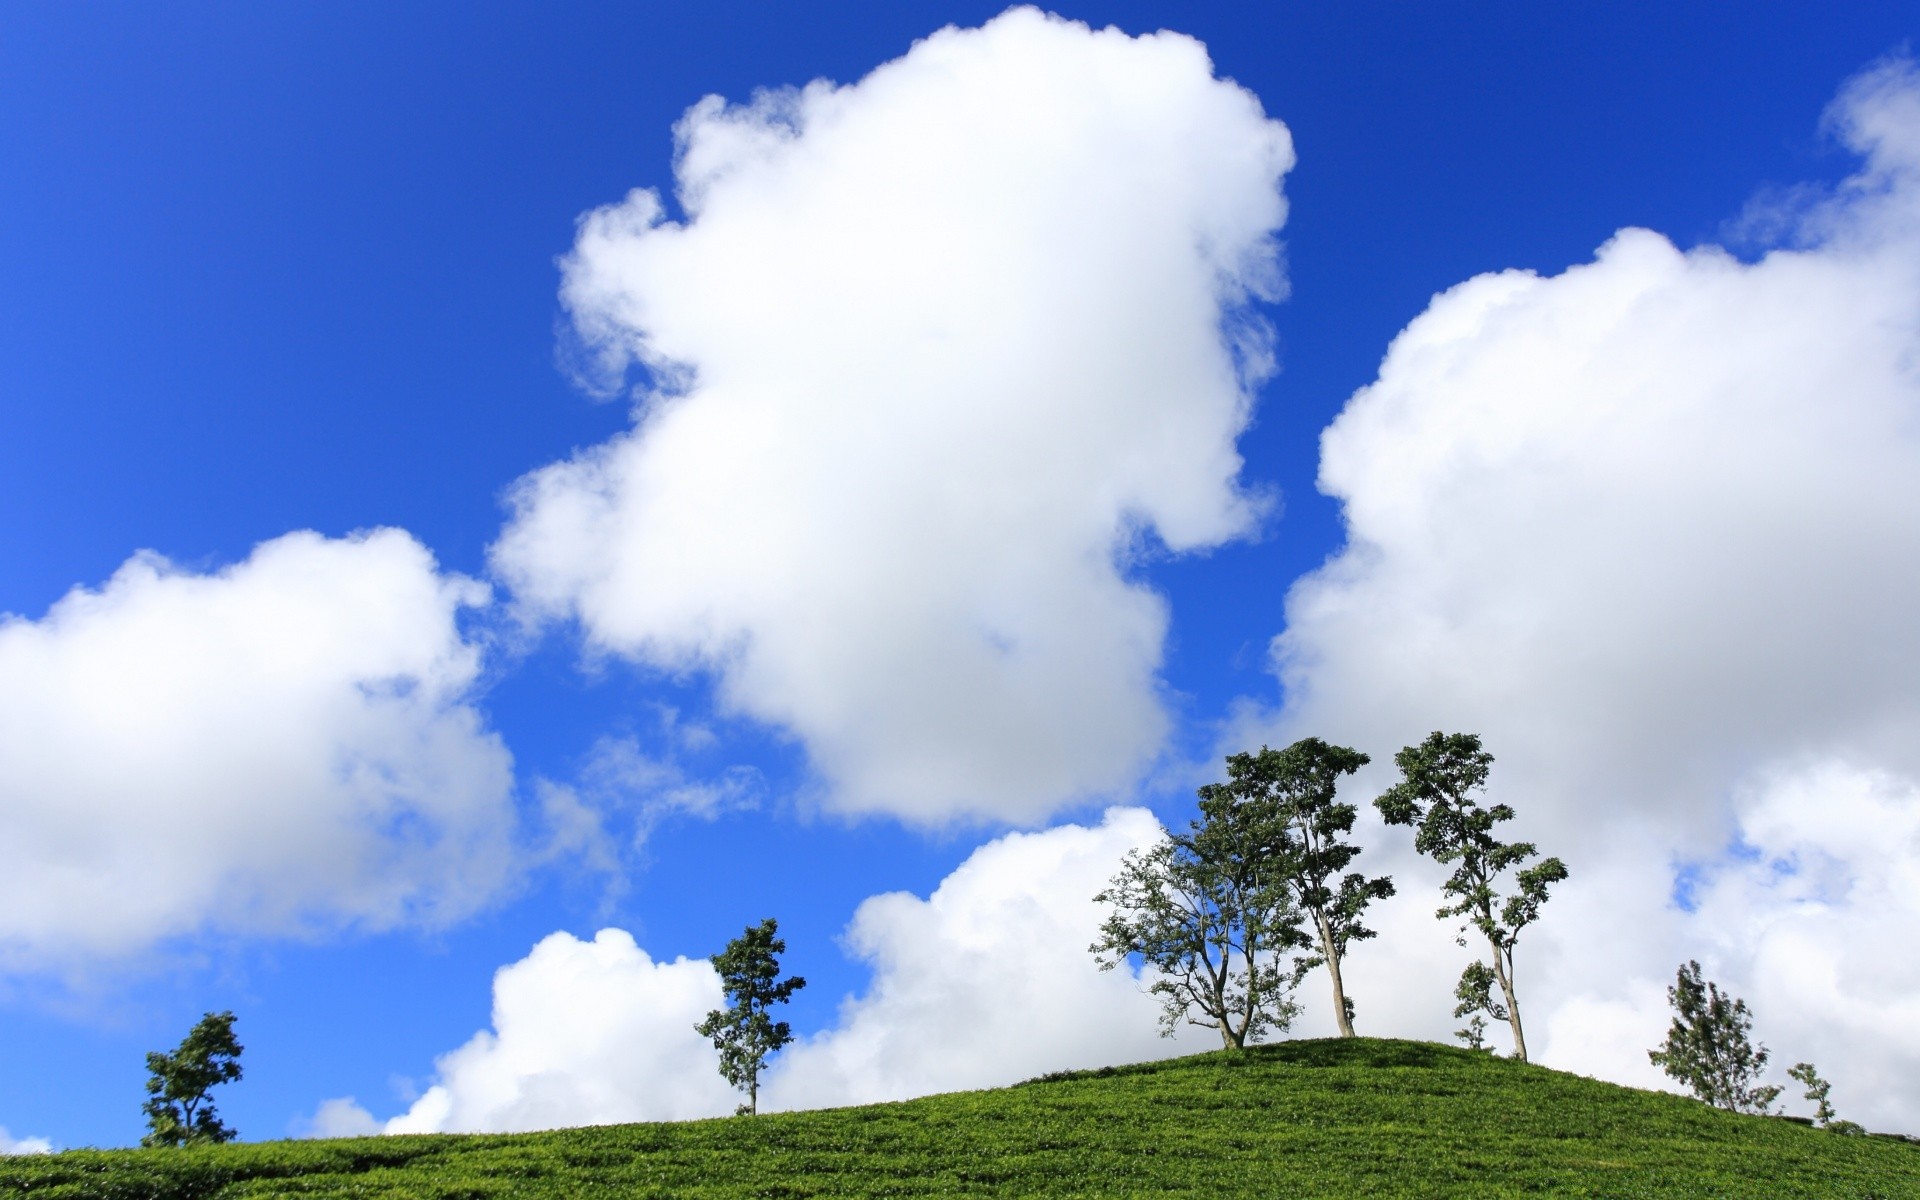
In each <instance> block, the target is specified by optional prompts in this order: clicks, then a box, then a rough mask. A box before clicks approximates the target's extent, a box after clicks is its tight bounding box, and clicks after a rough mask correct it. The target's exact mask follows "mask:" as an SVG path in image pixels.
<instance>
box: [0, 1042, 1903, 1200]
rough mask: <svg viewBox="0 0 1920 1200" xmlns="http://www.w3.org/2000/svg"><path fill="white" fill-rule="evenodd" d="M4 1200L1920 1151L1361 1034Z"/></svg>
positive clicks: (1444, 1186)
mask: <svg viewBox="0 0 1920 1200" xmlns="http://www.w3.org/2000/svg"><path fill="white" fill-rule="evenodd" d="M11 1194H26V1195H32V1196H46V1197H81V1196H86V1197H100V1198H106V1200H135V1198H146V1197H155V1198H165V1200H175V1198H180V1200H184V1198H186V1197H194V1198H196V1200H212V1198H217V1200H231V1198H234V1197H243V1196H248V1197H257V1196H287V1195H298V1196H303V1197H334V1196H339V1197H346V1196H353V1197H356V1198H375V1197H379V1198H390V1200H401V1198H406V1200H416V1198H439V1200H454V1198H460V1200H471V1198H480V1197H518V1196H525V1197H560V1196H578V1195H585V1194H593V1195H618V1196H658V1197H720V1196H742V1197H745V1196H758V1197H803V1196H930V1195H962V1196H1014V1195H1048V1196H1127V1195H1139V1196H1187V1197H1196V1198H1198V1197H1207V1198H1209V1200H1211V1198H1214V1197H1232V1196H1248V1197H1255V1196H1258V1197H1275V1196H1288V1197H1348V1196H1381V1197H1409V1198H1414V1197H1418V1198H1421V1200H1429V1198H1433V1197H1446V1196H1457V1197H1473V1198H1474V1200H1489V1198H1493V1197H1504V1196H1520V1195H1540V1194H1551V1195H1556V1196H1613V1197H1669V1196H1671V1197H1689V1198H1692V1197H1702V1196H1715V1197H1753V1198H1755V1200H1786V1198H1789V1197H1808V1198H1810V1200H1812V1198H1818V1200H1906V1198H1920V1145H1915V1144H1912V1143H1909V1142H1906V1141H1902V1140H1898V1139H1893V1138H1887V1137H1842V1136H1840V1135H1837V1134H1830V1133H1826V1132H1823V1131H1820V1130H1816V1129H1811V1128H1808V1127H1806V1126H1804V1125H1800V1124H1796V1123H1794V1122H1791V1121H1785V1120H1779V1119H1773V1118H1766V1117H1746V1116H1736V1115H1733V1114H1729V1113H1724V1112H1720V1111H1717V1110H1714V1109H1711V1108H1708V1107H1706V1106H1705V1105H1702V1104H1698V1103H1696V1102H1694V1101H1691V1100H1686V1099H1683V1098H1680V1097H1677V1096H1669V1095H1665V1094H1663V1093H1658V1092H1643V1091H1636V1090H1634V1089H1631V1088H1623V1087H1618V1086H1615V1085H1613V1084H1608V1083H1600V1082H1598V1081H1595V1080H1591V1079H1586V1078H1583V1077H1581V1076H1577V1075H1569V1074H1565V1073H1563V1072H1559V1071H1552V1070H1548V1069H1546V1068H1543V1067H1537V1066H1529V1065H1526V1064H1522V1063H1516V1062H1511V1061H1509V1060H1506V1059H1502V1058H1495V1057H1493V1056H1492V1055H1489V1054H1484V1053H1475V1052H1471V1051H1467V1050H1460V1049H1455V1048H1453V1047H1448V1046H1439V1045H1434V1044H1430V1043H1424V1042H1402V1041H1387V1040H1380V1039H1373V1038H1358V1039H1352V1040H1345V1041H1342V1040H1322V1041H1295V1042H1282V1043H1279V1044H1277V1045H1272V1046H1261V1047H1257V1048H1254V1049H1252V1050H1250V1051H1248V1052H1246V1053H1245V1054H1231V1053H1224V1052H1217V1053H1213V1054H1203V1055H1197V1056H1194V1057H1190V1058H1182V1059H1172V1060H1168V1061H1164V1062H1157V1063H1144V1064H1140V1065H1137V1066H1128V1067H1117V1068H1108V1069H1104V1070H1099V1071H1086V1072H1072V1073H1066V1074H1062V1075H1056V1076H1048V1077H1045V1078H1042V1079H1036V1080H1032V1081H1029V1082H1027V1083H1023V1084H1019V1085H1017V1086H1014V1087H1009V1088H999V1089H995V1090H991V1091H982V1092H958V1093H954V1094H951V1095H944V1096H930V1097H926V1098H924V1099H920V1100H912V1101H907V1102H904V1103H899V1104H875V1105H867V1106H864V1107H860V1108H844V1109H833V1110H827V1111H822V1112H804V1113H783V1114H774V1115H768V1116H761V1117H757V1118H733V1119H717V1120H709V1121H690V1122H683V1123H676V1124H645V1125H613V1126H599V1127H594V1128H586V1129H568V1130H560V1131H555V1132H551V1133H532V1134H511V1135H441V1136H432V1137H426V1136H419V1137H392V1138H359V1139H344V1140H338V1141H324V1142H265V1143H256V1144H247V1145H231V1146H212V1147H205V1148H200V1149H193V1150H78V1151H70V1152H68V1153H65V1154H60V1155H54V1156H51V1157H46V1158H13V1159H6V1160H0V1195H11Z"/></svg>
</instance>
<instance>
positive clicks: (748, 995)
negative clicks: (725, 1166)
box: [694, 917, 807, 1116]
mask: <svg viewBox="0 0 1920 1200" xmlns="http://www.w3.org/2000/svg"><path fill="white" fill-rule="evenodd" d="M778 929H779V926H778V925H777V924H776V923H775V922H774V919H773V918H772V917H768V918H767V919H766V920H764V921H762V922H760V923H759V924H758V925H749V926H747V929H746V932H744V933H742V934H741V935H740V936H739V937H737V938H734V939H733V940H732V941H730V942H728V943H727V948H726V949H725V950H722V951H721V952H720V953H718V954H716V955H714V956H713V959H712V962H713V969H714V970H716V971H718V972H719V973H720V985H721V987H722V988H723V989H725V991H726V993H727V999H728V1000H729V1001H731V1004H730V1005H729V1006H728V1007H727V1008H724V1009H721V1008H716V1009H714V1010H713V1011H712V1012H709V1013H708V1014H707V1019H706V1020H704V1021H702V1022H700V1024H698V1025H696V1026H694V1030H695V1031H696V1032H697V1033H699V1034H700V1036H702V1037H709V1038H712V1039H713V1046H714V1049H716V1050H718V1051H720V1074H721V1076H722V1077H723V1078H725V1079H726V1081H727V1082H728V1083H730V1084H732V1085H733V1086H734V1087H737V1088H740V1089H742V1090H744V1091H745V1092H746V1093H747V1102H746V1103H745V1104H743V1105H741V1106H740V1109H739V1111H738V1114H737V1115H742V1116H746V1115H752V1114H754V1113H758V1112H759V1111H760V1072H761V1071H762V1070H763V1069H765V1067H766V1065H767V1056H768V1055H770V1054H773V1053H775V1052H777V1051H778V1050H779V1049H780V1047H782V1046H784V1045H786V1044H787V1043H788V1042H791V1041H792V1040H793V1030H792V1029H791V1028H789V1027H788V1025H787V1023H786V1022H785V1021H776V1020H774V1019H773V1017H772V1015H771V1011H770V1010H771V1009H772V1007H773V1006H774V1005H776V1004H785V1003H786V1002H787V1000H788V998H789V997H791V996H792V995H793V994H794V993H795V992H797V991H799V990H800V989H801V988H803V987H805V986H807V981H806V980H804V979H802V978H800V977H799V976H798V975H795V976H793V977H791V978H788V979H781V978H780V955H782V954H785V953H786V951H787V943H786V942H785V941H783V940H782V939H781V938H780V937H779V936H778Z"/></svg>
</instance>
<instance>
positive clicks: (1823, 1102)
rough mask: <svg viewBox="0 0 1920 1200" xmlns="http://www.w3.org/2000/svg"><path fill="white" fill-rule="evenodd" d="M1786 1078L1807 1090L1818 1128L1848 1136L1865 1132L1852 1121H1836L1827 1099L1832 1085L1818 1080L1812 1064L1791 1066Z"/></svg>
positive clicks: (1831, 1102) (1818, 1074) (1831, 1105)
mask: <svg viewBox="0 0 1920 1200" xmlns="http://www.w3.org/2000/svg"><path fill="white" fill-rule="evenodd" d="M1787 1078H1789V1079H1791V1080H1793V1081H1794V1082H1795V1083H1798V1084H1800V1085H1801V1086H1803V1087H1805V1088H1806V1089H1807V1092H1806V1096H1807V1100H1808V1101H1809V1102H1811V1103H1812V1104H1813V1106H1814V1111H1813V1119H1814V1120H1815V1121H1816V1122H1817V1123H1818V1124H1819V1126H1820V1128H1822V1129H1825V1130H1828V1131H1829V1132H1832V1133H1844V1134H1848V1135H1858V1134H1862V1133H1865V1132H1866V1130H1864V1129H1862V1128H1860V1126H1858V1125H1856V1124H1854V1123H1853V1122H1852V1121H1841V1120H1838V1119H1837V1116H1838V1114H1836V1113H1835V1112H1834V1111H1833V1101H1832V1100H1830V1099H1829V1098H1828V1097H1829V1096H1830V1095H1831V1094H1832V1092H1833V1085H1832V1084H1830V1083H1828V1082H1827V1081H1826V1080H1824V1079H1822V1078H1820V1072H1818V1071H1816V1070H1814V1069H1813V1064H1812V1063H1806V1062H1803V1063H1795V1064H1793V1065H1792V1066H1791V1067H1788V1068H1787Z"/></svg>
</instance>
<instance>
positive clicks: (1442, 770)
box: [1374, 733, 1567, 1062]
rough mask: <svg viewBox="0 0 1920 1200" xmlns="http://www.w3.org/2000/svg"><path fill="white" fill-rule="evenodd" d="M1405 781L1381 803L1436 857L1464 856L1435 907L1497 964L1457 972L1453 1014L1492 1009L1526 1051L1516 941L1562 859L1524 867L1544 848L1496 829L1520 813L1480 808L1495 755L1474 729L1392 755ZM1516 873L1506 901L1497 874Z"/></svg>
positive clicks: (1389, 817)
mask: <svg viewBox="0 0 1920 1200" xmlns="http://www.w3.org/2000/svg"><path fill="white" fill-rule="evenodd" d="M1393 761H1394V763H1395V764H1396V765H1398V766H1399V768H1400V782H1399V783H1397V784H1395V785H1393V786H1392V787H1391V788H1388V789H1387V790H1386V792H1385V793H1383V794H1382V795H1381V796H1380V797H1379V798H1378V799H1376V800H1375V801H1374V806H1375V807H1377V808H1378V809H1379V810H1380V815H1381V816H1382V817H1384V818H1386V822H1387V824H1389V825H1411V826H1414V827H1415V833H1414V841H1413V845H1414V849H1416V850H1418V851H1419V852H1420V853H1422V854H1425V855H1427V856H1428V857H1429V858H1432V859H1433V860H1434V861H1435V862H1439V863H1457V864H1458V865H1457V866H1456V867H1454V871H1453V875H1452V877H1450V878H1449V879H1448V880H1447V881H1446V883H1444V884H1442V885H1441V889H1440V890H1441V891H1442V893H1444V894H1445V895H1447V896H1450V897H1452V902H1451V903H1448V904H1445V905H1443V906H1441V908H1440V911H1439V912H1438V913H1437V914H1436V915H1437V916H1438V917H1439V918H1440V919H1441V920H1447V919H1449V918H1452V917H1460V918H1462V922H1461V925H1460V933H1459V936H1458V937H1457V939H1456V940H1457V941H1458V942H1459V943H1460V944H1461V945H1462V946H1464V945H1466V944H1467V930H1468V929H1469V928H1471V929H1476V930H1478V931H1479V932H1480V935H1481V936H1482V937H1484V938H1486V940H1487V948H1488V950H1489V951H1491V953H1492V958H1493V962H1492V964H1491V966H1489V965H1488V964H1486V963H1481V962H1475V963H1473V964H1471V965H1469V966H1468V967H1467V969H1466V971H1465V972H1464V973H1462V975H1461V977H1460V987H1459V989H1458V990H1457V991H1456V992H1455V995H1456V996H1458V997H1460V999H1461V1007H1460V1008H1458V1009H1456V1010H1455V1015H1456V1016H1466V1015H1469V1013H1470V1012H1473V1011H1485V1012H1486V1013H1487V1014H1488V1015H1489V1016H1491V1017H1493V1018H1494V1019H1495V1020H1500V1019H1501V1018H1503V1017H1504V1018H1505V1019H1506V1022H1507V1025H1508V1027H1509V1028H1511V1029H1512V1030H1513V1056H1514V1057H1515V1058H1517V1059H1520V1060H1521V1061H1522V1062H1525V1061H1526V1058H1527V1037H1526V1032H1525V1030H1524V1029H1523V1028H1522V1027H1521V1024H1520V1001H1519V998H1518V997H1517V995H1516V993H1515V988H1514V971H1513V946H1514V943H1515V942H1517V941H1518V940H1519V938H1520V931H1521V930H1522V929H1525V928H1526V927H1527V926H1528V925H1531V924H1533V922H1534V921H1535V920H1537V919H1538V918H1539V916H1540V906H1541V905H1543V904H1545V903H1546V902H1547V888H1548V887H1549V886H1550V885H1552V884H1555V883H1559V882H1560V881H1561V880H1563V879H1565V878H1566V877H1567V868H1566V866H1565V865H1564V864H1563V863H1561V861H1560V860H1559V859H1557V858H1546V859H1541V860H1540V861H1539V862H1537V863H1535V864H1534V865H1533V866H1531V867H1525V868H1522V867H1521V864H1522V863H1525V862H1526V861H1527V860H1528V859H1530V858H1533V857H1534V856H1535V855H1537V854H1538V853H1539V850H1538V848H1537V847H1535V846H1534V844H1533V843H1532V842H1502V841H1501V840H1500V839H1499V838H1497V837H1495V836H1494V834H1493V827H1494V826H1495V825H1497V824H1499V823H1500V822H1502V821H1510V820H1512V819H1513V809H1512V808H1510V807H1508V806H1507V805H1505V804H1496V805H1493V806H1492V807H1491V808H1482V807H1481V806H1480V803H1479V801H1477V800H1476V799H1474V793H1476V792H1478V791H1479V790H1480V789H1481V788H1483V787H1485V786H1486V782H1487V774H1488V772H1489V771H1490V770H1491V769H1492V767H1493V755H1491V754H1488V753H1487V752H1486V751H1485V750H1482V749H1481V748H1480V739H1479V738H1478V737H1475V736H1474V735H1473V734H1470V733H1452V734H1448V733H1434V734H1432V735H1431V736H1429V737H1428V738H1427V740H1426V741H1424V742H1421V743H1420V744H1419V745H1418V746H1408V747H1406V748H1405V749H1403V750H1401V751H1400V753H1398V754H1396V755H1394V756H1393ZM1508 871H1514V872H1515V874H1514V877H1513V885H1514V890H1513V893H1512V894H1511V895H1508V896H1505V897H1504V898H1503V897H1502V896H1501V895H1500V894H1499V893H1498V891H1496V886H1497V885H1498V883H1499V881H1500V877H1501V876H1502V875H1504V874H1506V873H1507V872H1508ZM1489 972H1491V974H1492V978H1493V981H1496V982H1498V983H1499V984H1500V991H1501V994H1502V995H1503V996H1504V997H1505V1000H1506V1003H1505V1004H1504V1005H1501V1004H1499V1003H1497V1002H1496V1001H1495V1000H1494V999H1493V990H1492V987H1491V985H1490V982H1489V981H1488V979H1487V975H1488V973H1489Z"/></svg>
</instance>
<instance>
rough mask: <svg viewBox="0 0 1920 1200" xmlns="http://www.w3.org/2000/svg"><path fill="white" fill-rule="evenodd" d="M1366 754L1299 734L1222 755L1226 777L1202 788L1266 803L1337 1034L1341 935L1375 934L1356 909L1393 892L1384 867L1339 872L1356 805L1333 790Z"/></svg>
mask: <svg viewBox="0 0 1920 1200" xmlns="http://www.w3.org/2000/svg"><path fill="white" fill-rule="evenodd" d="M1368 761H1369V760H1368V758H1367V756H1366V755H1365V754H1362V753H1360V752H1359V751H1358V750H1351V749H1348V748H1347V747H1345V746H1334V745H1329V744H1328V743H1326V742H1324V741H1321V740H1320V739H1319V738H1303V739H1301V740H1300V741H1297V742H1295V743H1294V744H1293V745H1291V746H1288V747H1287V748H1286V749H1285V750H1270V749H1268V748H1267V747H1265V746H1262V747H1260V753H1258V754H1235V755H1231V756H1229V757H1228V759H1227V776H1228V782H1226V783H1224V784H1213V785H1211V789H1202V792H1201V794H1202V795H1203V796H1204V795H1206V794H1207V792H1208V790H1214V791H1218V792H1220V793H1222V794H1224V795H1228V796H1231V797H1232V798H1233V800H1234V801H1235V802H1236V803H1238V804H1240V805H1243V806H1249V807H1250V808H1252V809H1254V810H1259V809H1265V810H1266V811H1265V813H1264V814H1263V817H1264V819H1266V820H1270V821H1271V822H1272V827H1273V828H1274V830H1275V831H1276V833H1278V834H1279V835H1280V839H1281V840H1280V843H1279V844H1277V845H1274V846H1270V847H1267V848H1266V849H1267V850H1268V852H1269V853H1271V854H1272V855H1273V858H1274V863H1275V865H1276V867H1277V868H1278V869H1279V870H1280V871H1281V872H1282V873H1283V874H1284V875H1285V877H1286V880H1287V885H1288V886H1289V887H1290V888H1291V889H1292V891H1293V899H1294V902H1295V904H1296V905H1298V907H1299V908H1300V911H1301V913H1302V914H1303V915H1304V917H1305V919H1306V920H1307V922H1308V923H1309V925H1310V926H1311V928H1312V931H1313V934H1314V936H1315V938H1316V940H1317V941H1318V943H1319V954H1318V956H1317V958H1315V959H1313V960H1312V961H1310V962H1308V963H1307V965H1308V966H1315V965H1319V964H1320V963H1325V964H1326V968H1327V976H1328V978H1329V980H1330V982H1331V983H1332V984H1333V1016H1334V1021H1335V1022H1336V1023H1337V1025H1338V1026H1339V1029H1340V1035H1341V1036H1342V1037H1352V1036H1353V1002H1352V1001H1351V1000H1349V999H1348V998H1347V991H1346V985H1345V983H1344V981H1343V980H1342V978H1341V972H1340V963H1341V960H1342V959H1343V958H1344V957H1345V956H1346V952H1347V943H1348V942H1352V941H1361V940H1364V939H1366V938H1370V937H1372V936H1374V933H1373V930H1371V929H1368V928H1367V927H1366V926H1365V925H1362V924H1361V923H1360V917H1361V914H1362V913H1363V912H1364V911H1365V910H1366V907H1367V905H1369V904H1371V903H1372V902H1373V901H1375V900H1380V899H1385V898H1386V897H1388V896H1391V895H1393V880H1391V879H1389V878H1387V877H1386V876H1384V875H1383V876H1380V877H1379V878H1376V879H1368V878H1367V877H1366V876H1365V875H1361V874H1359V873H1357V872H1350V873H1347V874H1346V875H1344V876H1342V874H1341V873H1342V872H1343V871H1345V870H1346V868H1347V867H1348V865H1349V864H1351V863H1352V862H1353V860H1354V859H1355V858H1356V857H1358V856H1359V854H1360V847H1358V846H1355V845H1353V844H1352V843H1351V842H1349V841H1346V840H1345V838H1346V837H1347V836H1348V835H1349V834H1351V833H1352V832H1353V821H1354V817H1355V815H1356V810H1355V809H1354V806H1353V805H1351V804H1342V803H1339V802H1338V801H1337V800H1336V799H1335V791H1336V790H1337V788H1338V787H1339V784H1340V778H1341V777H1342V776H1344V775H1351V774H1353V773H1354V772H1355V771H1357V770H1359V769H1360V768H1361V767H1363V766H1365V765H1366V764H1367V762H1368Z"/></svg>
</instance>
